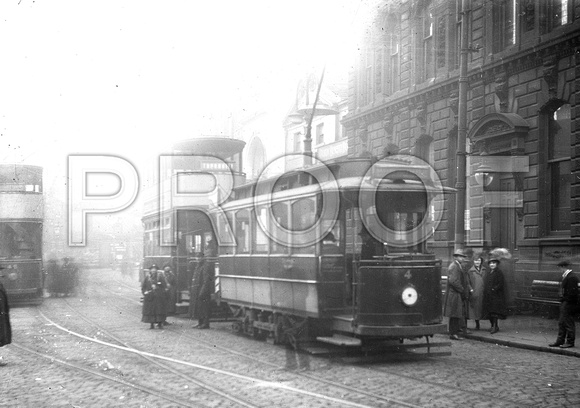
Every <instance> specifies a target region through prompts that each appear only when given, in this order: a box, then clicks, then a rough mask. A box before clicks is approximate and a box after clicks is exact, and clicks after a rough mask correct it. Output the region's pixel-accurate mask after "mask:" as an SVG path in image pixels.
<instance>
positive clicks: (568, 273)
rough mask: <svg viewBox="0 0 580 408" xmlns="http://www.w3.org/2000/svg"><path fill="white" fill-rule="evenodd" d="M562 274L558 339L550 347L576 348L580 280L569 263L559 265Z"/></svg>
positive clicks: (563, 262)
mask: <svg viewBox="0 0 580 408" xmlns="http://www.w3.org/2000/svg"><path fill="white" fill-rule="evenodd" d="M558 268H560V272H562V281H561V283H560V317H559V318H558V338H557V339H556V341H555V342H554V343H552V344H550V347H560V348H569V347H574V341H575V338H576V326H575V324H574V313H576V312H577V309H578V278H577V277H576V275H575V274H574V272H572V265H571V264H570V262H569V261H562V262H560V263H559V264H558Z"/></svg>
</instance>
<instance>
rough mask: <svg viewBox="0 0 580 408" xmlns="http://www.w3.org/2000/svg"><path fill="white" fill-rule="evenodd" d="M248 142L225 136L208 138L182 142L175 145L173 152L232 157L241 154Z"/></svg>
mask: <svg viewBox="0 0 580 408" xmlns="http://www.w3.org/2000/svg"><path fill="white" fill-rule="evenodd" d="M245 145H246V142H244V141H243V140H239V139H232V138H230V137H225V136H207V137H198V138H191V139H185V140H180V141H178V142H176V143H174V144H173V150H174V151H176V152H181V153H195V154H205V155H208V154H215V155H216V156H218V157H230V156H233V155H234V154H237V153H241V152H242V151H243V150H244V146H245Z"/></svg>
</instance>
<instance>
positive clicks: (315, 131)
mask: <svg viewBox="0 0 580 408" xmlns="http://www.w3.org/2000/svg"><path fill="white" fill-rule="evenodd" d="M319 81H320V78H318V77H317V76H315V75H308V76H306V78H305V79H304V80H302V81H301V82H300V83H299V84H298V87H297V90H296V99H295V101H294V102H293V103H292V106H291V107H290V109H289V110H288V113H287V115H286V117H285V119H284V123H283V127H284V134H285V140H286V143H285V151H286V156H285V170H286V171H288V170H292V169H295V168H298V167H302V166H303V165H304V158H303V156H302V154H303V153H306V152H305V145H304V139H305V137H306V132H307V130H306V129H307V125H308V120H309V117H310V115H311V112H312V108H313V106H314V100H315V98H316V92H317V88H318V84H319ZM347 112H348V101H347V86H346V82H345V83H332V82H330V83H329V82H328V80H323V82H322V88H321V90H320V96H319V100H318V102H317V104H316V108H315V110H314V117H313V118H312V127H311V139H312V141H311V150H312V153H313V154H314V156H315V157H316V158H317V159H319V160H321V161H325V160H330V159H335V158H339V157H346V156H347V154H348V141H347V139H346V132H345V130H344V129H343V125H342V123H341V121H342V119H343V118H344V116H345V115H346V114H347Z"/></svg>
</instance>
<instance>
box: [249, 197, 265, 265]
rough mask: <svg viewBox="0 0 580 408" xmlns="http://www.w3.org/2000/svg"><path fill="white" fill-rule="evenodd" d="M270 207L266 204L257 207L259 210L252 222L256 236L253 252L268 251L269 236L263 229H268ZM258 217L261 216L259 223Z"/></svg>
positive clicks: (262, 252) (261, 252)
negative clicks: (265, 205)
mask: <svg viewBox="0 0 580 408" xmlns="http://www.w3.org/2000/svg"><path fill="white" fill-rule="evenodd" d="M267 211H268V209H267V208H266V207H264V206H260V207H258V208H257V211H256V212H255V213H254V214H255V215H256V218H254V219H253V222H252V231H253V236H254V242H253V244H254V245H253V248H252V252H253V253H258V254H264V253H267V252H268V237H267V236H266V233H265V232H264V230H263V229H262V228H263V227H262V226H264V227H266V229H268V213H267ZM258 217H259V218H260V222H259V223H258Z"/></svg>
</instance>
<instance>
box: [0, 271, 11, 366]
mask: <svg viewBox="0 0 580 408" xmlns="http://www.w3.org/2000/svg"><path fill="white" fill-rule="evenodd" d="M0 269H4V268H2V267H0ZM10 343H12V328H11V327H10V307H9V306H8V295H7V294H6V289H4V285H2V282H0V347H3V346H5V345H7V344H10ZM5 365H6V363H5V362H4V361H2V357H1V356H0V367H1V366H5Z"/></svg>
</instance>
